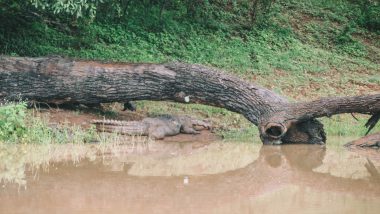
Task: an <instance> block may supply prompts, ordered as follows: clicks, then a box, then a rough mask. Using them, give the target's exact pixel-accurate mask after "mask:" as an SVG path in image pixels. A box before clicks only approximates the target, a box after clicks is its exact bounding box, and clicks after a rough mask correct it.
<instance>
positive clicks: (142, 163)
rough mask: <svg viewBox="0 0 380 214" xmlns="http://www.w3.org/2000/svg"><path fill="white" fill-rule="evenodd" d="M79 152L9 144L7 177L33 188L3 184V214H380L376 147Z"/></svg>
mask: <svg viewBox="0 0 380 214" xmlns="http://www.w3.org/2000/svg"><path fill="white" fill-rule="evenodd" d="M66 146H67V145H66ZM76 146H77V147H76ZM76 146H75V145H72V148H70V150H72V149H75V150H76V152H75V154H73V153H68V150H65V149H64V148H55V149H53V148H50V151H48V150H49V149H48V150H44V149H42V148H35V150H34V151H33V153H34V155H36V156H37V157H41V154H45V156H44V157H45V158H46V160H41V158H40V159H37V160H36V161H33V158H36V157H33V155H28V154H29V152H30V151H32V150H31V149H30V148H22V147H19V148H16V147H14V148H10V147H8V149H10V150H12V149H13V150H12V151H11V152H8V153H9V154H20V153H19V152H18V151H17V150H19V149H22V151H24V152H25V153H24V155H20V156H15V155H13V156H12V158H11V160H9V159H7V158H6V157H8V158H9V155H8V156H7V155H5V152H4V151H5V150H6V148H2V150H1V151H2V153H1V154H2V155H1V159H2V161H0V163H1V166H2V167H1V169H2V170H3V172H2V173H3V174H1V175H3V176H4V170H8V171H12V172H13V173H14V174H13V175H19V174H17V173H16V172H18V173H24V178H19V180H24V181H25V183H23V184H21V186H19V185H18V184H15V181H14V182H2V188H1V189H0V213H20V212H22V213H24V212H26V213H28V212H33V213H34V211H39V213H51V212H55V213H67V212H74V213H123V212H126V211H128V212H131V213H252V212H260V213H279V212H281V213H284V212H285V213H305V212H308V213H331V212H334V213H378V211H379V210H380V205H379V203H378V200H379V199H380V176H379V174H378V172H379V170H380V159H379V158H378V157H380V153H379V152H377V153H374V152H376V151H373V150H371V151H370V152H369V153H366V152H365V151H364V150H363V151H362V153H360V154H359V153H357V152H353V151H349V150H347V149H344V148H342V147H329V146H328V147H323V146H313V145H288V146H262V145H260V144H246V143H240V144H239V143H233V144H230V143H218V142H216V143H164V142H153V143H152V142H150V143H149V142H145V143H141V144H138V145H113V146H109V145H108V147H107V146H105V147H102V146H101V145H91V146H89V145H82V146H84V147H81V146H79V145H76ZM74 147H75V148H74ZM40 150H43V151H42V153H39V155H37V153H38V151H40ZM60 151H61V153H60ZM12 152H13V153H12ZM48 154H50V155H51V157H55V159H54V158H53V159H52V158H49V157H48V156H49V155H48ZM68 154H70V155H68ZM58 156H60V157H61V158H60V159H59V158H57V157H58ZM17 160H18V161H17ZM21 160H24V162H23V161H21ZM15 162H17V163H18V164H14V163H15ZM7 163H8V165H6V164H7ZM12 164H14V165H12ZM12 166H13V169H12ZM10 174H11V173H10V172H8V176H11V175H10ZM37 196H38V197H37Z"/></svg>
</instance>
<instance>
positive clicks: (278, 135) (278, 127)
mask: <svg viewBox="0 0 380 214" xmlns="http://www.w3.org/2000/svg"><path fill="white" fill-rule="evenodd" d="M259 132H260V139H261V141H262V142H263V144H266V145H280V144H325V143H326V133H325V131H324V129H323V124H322V123H321V122H319V121H318V120H316V119H310V120H307V121H296V120H292V121H289V120H288V121H287V120H284V121H282V122H279V121H278V118H277V122H267V123H265V124H260V125H259Z"/></svg>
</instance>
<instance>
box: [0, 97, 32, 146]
mask: <svg viewBox="0 0 380 214" xmlns="http://www.w3.org/2000/svg"><path fill="white" fill-rule="evenodd" d="M25 117H26V103H25V102H20V103H8V104H5V105H3V106H0V140H1V141H16V140H18V139H20V138H24V137H25V136H26V124H25Z"/></svg>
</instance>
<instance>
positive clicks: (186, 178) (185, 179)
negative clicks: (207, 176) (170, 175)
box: [183, 176, 189, 185]
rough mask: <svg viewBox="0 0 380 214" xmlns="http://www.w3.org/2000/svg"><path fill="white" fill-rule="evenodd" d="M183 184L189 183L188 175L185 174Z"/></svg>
mask: <svg viewBox="0 0 380 214" xmlns="http://www.w3.org/2000/svg"><path fill="white" fill-rule="evenodd" d="M183 184H185V185H187V184H189V177H187V176H185V177H184V178H183Z"/></svg>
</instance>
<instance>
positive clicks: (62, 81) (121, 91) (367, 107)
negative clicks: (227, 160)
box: [0, 56, 380, 144]
mask: <svg viewBox="0 0 380 214" xmlns="http://www.w3.org/2000/svg"><path fill="white" fill-rule="evenodd" d="M0 99H7V100H19V99H27V100H34V101H38V102H45V103H56V104H63V103H82V104H98V103H107V102H126V101H132V100H156V101H159V100H166V101H174V102H181V103H200V104H205V105H211V106H216V107H221V108H225V109H228V110H230V111H233V112H237V113H240V114H242V115H244V117H246V118H247V119H248V120H249V121H251V122H252V123H253V124H255V125H257V126H258V127H259V131H260V135H261V139H262V141H263V142H264V143H266V144H280V143H283V142H287V143H323V142H324V141H325V137H324V132H323V127H322V125H321V124H320V123H319V122H318V121H316V120H315V119H314V118H317V117H323V116H331V115H334V114H340V113H351V112H358V113H365V114H373V115H375V114H376V113H377V112H380V94H374V95H367V96H356V97H341V98H324V99H320V100H316V101H312V102H301V103H289V102H288V101H287V99H286V98H284V97H282V96H280V95H278V94H276V93H274V92H273V91H270V90H268V89H266V88H263V87H260V86H258V85H255V84H253V83H249V82H246V81H243V80H241V79H238V78H237V77H234V76H231V75H228V74H226V73H224V72H221V71H219V70H217V69H214V68H209V67H205V66H202V65H193V64H185V63H178V62H176V63H167V64H146V63H140V64H127V63H106V62H97V61H84V60H74V59H67V58H60V57H53V58H25V57H5V56H1V57H0ZM376 122H377V121H375V123H376Z"/></svg>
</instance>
